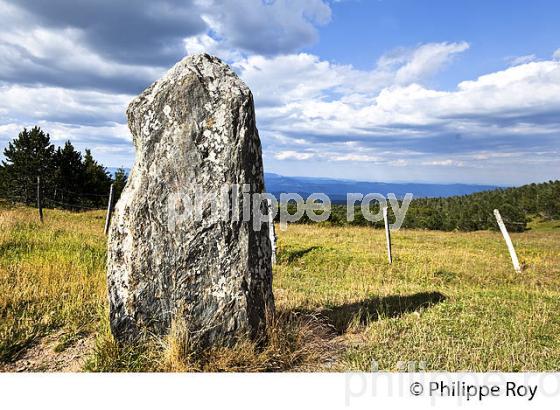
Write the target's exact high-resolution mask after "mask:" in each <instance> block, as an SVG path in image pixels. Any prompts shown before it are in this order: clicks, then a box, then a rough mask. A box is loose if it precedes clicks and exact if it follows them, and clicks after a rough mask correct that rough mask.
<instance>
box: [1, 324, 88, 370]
mask: <svg viewBox="0 0 560 410" xmlns="http://www.w3.org/2000/svg"><path fill="white" fill-rule="evenodd" d="M62 336H63V334H62V332H57V333H54V334H51V335H48V336H45V337H43V338H42V339H40V340H39V341H38V342H37V343H35V344H33V345H32V346H31V347H29V348H28V349H26V350H25V351H23V352H22V353H21V354H20V355H19V357H18V358H17V359H16V360H15V361H13V362H10V363H0V372H79V371H81V370H82V366H83V364H84V361H85V359H86V357H87V356H88V355H89V354H90V353H91V350H92V348H93V344H94V337H93V336H92V335H89V336H85V337H83V338H80V339H77V340H73V341H72V342H71V343H68V344H67V343H64V344H61V339H62Z"/></svg>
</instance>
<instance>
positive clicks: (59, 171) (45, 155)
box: [0, 127, 127, 209]
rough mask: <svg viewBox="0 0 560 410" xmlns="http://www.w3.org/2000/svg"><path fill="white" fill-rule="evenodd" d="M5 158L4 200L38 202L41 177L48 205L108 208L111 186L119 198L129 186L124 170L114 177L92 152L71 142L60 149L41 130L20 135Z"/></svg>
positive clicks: (1, 171) (0, 184) (0, 186)
mask: <svg viewBox="0 0 560 410" xmlns="http://www.w3.org/2000/svg"><path fill="white" fill-rule="evenodd" d="M4 157H5V159H4V160H3V161H2V164H1V165H0V197H2V198H5V199H9V200H12V201H17V202H23V203H25V204H28V205H30V204H33V203H34V202H35V200H36V197H37V196H36V195H37V194H36V192H37V191H36V190H37V177H38V176H39V177H41V185H42V195H43V197H44V203H45V205H46V206H52V207H60V208H66V209H88V208H100V207H104V206H106V205H107V199H108V193H109V188H110V186H111V184H114V189H115V194H116V198H118V197H119V195H120V193H121V192H122V190H123V188H124V186H125V184H126V179H127V175H126V172H125V170H124V169H122V168H121V169H119V170H118V171H117V172H116V173H115V175H114V176H112V175H111V174H110V173H109V172H107V169H106V168H105V167H104V166H103V165H101V164H99V163H98V162H97V161H96V160H95V159H94V158H93V156H92V154H91V151H90V150H88V149H86V150H85V154H84V155H82V154H81V153H80V152H79V151H77V150H76V149H75V148H74V146H73V145H72V143H70V141H67V142H66V143H65V144H64V146H62V147H58V148H57V147H55V146H54V145H53V144H52V143H51V140H50V136H49V134H47V133H45V132H44V131H42V130H41V129H40V128H39V127H34V128H32V129H31V130H27V129H24V130H23V131H22V132H20V133H19V135H18V136H17V138H15V139H14V140H13V141H12V142H10V143H9V144H8V146H7V147H6V149H5V150H4Z"/></svg>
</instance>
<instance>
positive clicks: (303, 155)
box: [274, 151, 314, 161]
mask: <svg viewBox="0 0 560 410" xmlns="http://www.w3.org/2000/svg"><path fill="white" fill-rule="evenodd" d="M274 157H275V158H276V159H280V160H285V159H295V160H298V161H303V160H307V159H311V158H313V157H314V154H313V153H310V152H297V151H280V152H277V153H276V154H275V155H274Z"/></svg>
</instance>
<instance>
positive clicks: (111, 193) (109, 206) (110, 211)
mask: <svg viewBox="0 0 560 410" xmlns="http://www.w3.org/2000/svg"><path fill="white" fill-rule="evenodd" d="M114 194H115V192H114V186H113V184H111V189H110V190H109V202H108V204H107V217H106V218H105V230H104V232H105V235H107V234H108V233H109V227H110V226H111V217H112V216H113V196H114Z"/></svg>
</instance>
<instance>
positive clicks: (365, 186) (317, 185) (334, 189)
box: [107, 168, 499, 203]
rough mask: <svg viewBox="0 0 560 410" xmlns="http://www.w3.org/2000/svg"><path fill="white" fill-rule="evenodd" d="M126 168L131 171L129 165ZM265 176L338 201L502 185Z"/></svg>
mask: <svg viewBox="0 0 560 410" xmlns="http://www.w3.org/2000/svg"><path fill="white" fill-rule="evenodd" d="M116 170H117V168H107V171H108V172H110V173H111V174H112V175H114V173H115V171H116ZM125 170H126V171H127V172H129V171H130V170H129V169H127V168H125ZM264 179H265V184H266V190H267V191H268V192H270V193H272V194H274V195H275V196H276V197H278V196H279V195H280V193H282V192H294V193H298V194H300V195H301V196H303V197H304V198H307V196H309V195H310V194H312V193H314V192H321V193H324V194H327V195H328V196H329V198H330V199H331V201H332V202H334V203H336V202H339V203H340V202H346V194H347V193H349V192H355V193H361V194H364V195H365V194H368V193H380V194H383V195H387V194H388V193H393V194H395V195H396V196H397V197H399V198H401V197H403V196H404V195H405V194H406V193H408V192H411V193H412V194H413V195H414V197H415V198H435V197H449V196H455V195H468V194H472V193H474V192H480V191H489V190H492V189H496V188H499V187H498V186H495V185H472V184H420V183H384V182H365V181H353V180H348V179H334V178H313V177H287V176H283V175H278V174H273V173H270V172H265V174H264Z"/></svg>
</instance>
